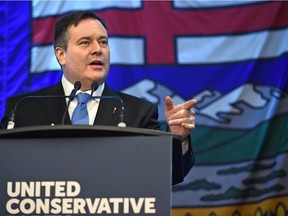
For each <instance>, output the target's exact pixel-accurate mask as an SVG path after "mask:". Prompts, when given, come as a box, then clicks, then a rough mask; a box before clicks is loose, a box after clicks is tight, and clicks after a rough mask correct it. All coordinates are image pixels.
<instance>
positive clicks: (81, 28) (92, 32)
mask: <svg viewBox="0 0 288 216" xmlns="http://www.w3.org/2000/svg"><path fill="white" fill-rule="evenodd" d="M68 34H69V37H70V38H73V37H82V36H101V37H108V33H107V30H106V29H105V27H104V26H103V25H102V24H101V22H100V21H99V20H97V19H91V18H88V19H83V20H80V21H79V23H78V24H77V25H76V26H75V25H71V26H69V28H68Z"/></svg>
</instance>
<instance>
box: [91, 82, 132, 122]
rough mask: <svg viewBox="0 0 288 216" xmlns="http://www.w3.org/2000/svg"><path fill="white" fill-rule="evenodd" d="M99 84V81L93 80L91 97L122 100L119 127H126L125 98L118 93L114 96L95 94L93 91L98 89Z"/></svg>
mask: <svg viewBox="0 0 288 216" xmlns="http://www.w3.org/2000/svg"><path fill="white" fill-rule="evenodd" d="M98 87H99V84H98V82H97V81H93V82H92V84H91V98H93V99H114V100H115V99H116V100H118V101H120V104H121V110H120V114H119V119H120V120H119V123H118V127H126V124H125V122H124V103H123V100H122V98H121V97H120V96H118V95H113V96H93V93H94V92H95V91H96V90H97V89H98Z"/></svg>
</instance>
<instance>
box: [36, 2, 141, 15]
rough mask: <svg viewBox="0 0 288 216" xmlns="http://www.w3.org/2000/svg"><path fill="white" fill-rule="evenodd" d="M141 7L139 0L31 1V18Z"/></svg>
mask: <svg viewBox="0 0 288 216" xmlns="http://www.w3.org/2000/svg"><path fill="white" fill-rule="evenodd" d="M141 6H142V2H141V0H133V1H119V0H118V1H117V0H115V1H99V0H92V1H91V0H90V1H71V0H69V1H68V0H61V1H59V0H56V1H43V0H33V1H32V7H33V10H32V11H33V12H32V16H33V18H39V17H46V16H53V15H58V14H64V13H67V12H69V11H74V10H101V9H106V8H111V7H113V8H115V7H116V8H122V9H125V8H129V9H139V8H141Z"/></svg>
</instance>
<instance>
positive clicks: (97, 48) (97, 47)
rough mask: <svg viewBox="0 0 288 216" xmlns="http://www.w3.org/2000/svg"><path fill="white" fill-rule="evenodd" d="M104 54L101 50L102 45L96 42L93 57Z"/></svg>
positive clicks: (92, 50) (92, 48) (92, 49)
mask: <svg viewBox="0 0 288 216" xmlns="http://www.w3.org/2000/svg"><path fill="white" fill-rule="evenodd" d="M101 54H102V50H101V46H100V44H99V43H98V42H97V41H95V42H94V43H93V45H92V47H91V55H97V56H98V55H101Z"/></svg>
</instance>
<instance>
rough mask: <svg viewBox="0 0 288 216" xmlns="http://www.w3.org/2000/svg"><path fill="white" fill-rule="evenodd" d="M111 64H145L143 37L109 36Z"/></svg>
mask: <svg viewBox="0 0 288 216" xmlns="http://www.w3.org/2000/svg"><path fill="white" fill-rule="evenodd" d="M109 46H110V50H111V53H110V55H111V64H128V65H135V64H138V65H139V64H140V65H142V64H144V63H145V56H144V53H145V52H144V51H145V47H144V40H143V39H142V38H117V37H110V38H109Z"/></svg>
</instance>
